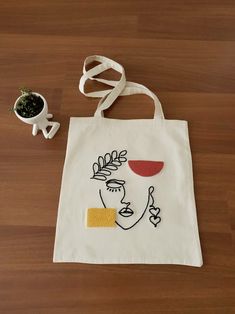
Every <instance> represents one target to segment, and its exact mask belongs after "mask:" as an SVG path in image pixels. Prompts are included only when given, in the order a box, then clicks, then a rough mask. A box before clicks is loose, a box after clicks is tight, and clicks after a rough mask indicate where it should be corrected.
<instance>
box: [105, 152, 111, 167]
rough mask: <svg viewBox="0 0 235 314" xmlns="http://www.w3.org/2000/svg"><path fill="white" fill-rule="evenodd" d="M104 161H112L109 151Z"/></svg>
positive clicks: (106, 162)
mask: <svg viewBox="0 0 235 314" xmlns="http://www.w3.org/2000/svg"><path fill="white" fill-rule="evenodd" d="M104 161H105V164H106V165H107V164H108V163H109V162H110V161H111V155H110V154H109V153H107V154H105V156H104Z"/></svg>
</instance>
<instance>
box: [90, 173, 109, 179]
mask: <svg viewBox="0 0 235 314" xmlns="http://www.w3.org/2000/svg"><path fill="white" fill-rule="evenodd" d="M91 179H96V180H100V181H105V180H106V176H103V175H98V174H96V175H94V176H93V177H92V178H91Z"/></svg>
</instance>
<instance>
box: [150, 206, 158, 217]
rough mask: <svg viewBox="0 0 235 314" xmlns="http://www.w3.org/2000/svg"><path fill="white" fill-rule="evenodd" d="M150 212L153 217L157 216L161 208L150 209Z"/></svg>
mask: <svg viewBox="0 0 235 314" xmlns="http://www.w3.org/2000/svg"><path fill="white" fill-rule="evenodd" d="M149 212H150V213H151V214H152V215H153V216H157V215H158V214H159V213H160V208H159V207H151V208H150V209H149Z"/></svg>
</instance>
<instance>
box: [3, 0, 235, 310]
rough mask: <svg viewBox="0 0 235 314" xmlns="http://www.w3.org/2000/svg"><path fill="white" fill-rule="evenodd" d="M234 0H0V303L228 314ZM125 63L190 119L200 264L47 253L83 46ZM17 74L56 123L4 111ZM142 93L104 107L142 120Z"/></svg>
mask: <svg viewBox="0 0 235 314" xmlns="http://www.w3.org/2000/svg"><path fill="white" fill-rule="evenodd" d="M234 25H235V2H234V1H233V0H230V1H228V0H223V1H221V0H213V1H210V0H205V1H198V0H188V1H184V0H161V1H157V0H150V1H144V0H141V1H139V0H136V1H133V0H125V1H124V0H120V1H114V0H104V1H99V0H97V1H91V0H86V1H80V0H77V1H76V0H58V1H55V0H40V1H35V0H32V1H27V0H24V1H22V0H8V1H2V2H1V5H0V86H1V87H0V88H1V92H0V130H1V132H0V144H1V146H0V147H1V151H0V154H1V159H0V170H1V174H0V176H1V177H0V178H1V182H0V197H1V199H0V204H1V205H0V206H1V208H0V313H1V314H6V313H7V314H8V313H14V314H16V313H17V314H18V313H19V314H39V313H40V314H41V313H43V314H70V313H71V314H73V313H74V314H75V313H76V314H78V313H79V314H80V313H81V314H96V313H97V314H101V313H102V314H103V313H105V314H111V313H115V314H116V313H118V314H119V313H120V314H150V313H151V314H152V313H154V314H155V313H159V314H164V313H167V314H176V313H177V314H184V313H199V314H203V313H206V314H209V313H211V314H217V313H218V314H224V313H226V314H227V313H235V184H234V181H235V125H234V122H235V58H234V56H235V41H234V40H235V27H234ZM92 54H102V55H105V56H108V57H110V58H114V59H115V60H117V61H118V62H120V63H122V64H123V65H124V67H125V69H126V72H127V78H128V80H131V81H135V82H139V83H142V84H145V85H147V86H148V87H149V88H150V89H152V90H153V91H154V92H155V93H157V95H158V96H159V98H160V100H161V102H162V104H163V109H164V111H165V115H166V118H168V119H183V120H188V121H189V127H190V141H191V147H192V153H193V161H194V178H195V192H196V201H197V213H198V222H199V230H200V238H201V244H202V250H203V258H204V266H203V267H202V268H193V267H186V266H185V267H184V266H170V265H168V266H167V265H88V264H53V263H52V254H53V245H54V236H55V223H56V217H57V206H58V198H59V191H60V182H61V174H62V167H63V162H64V157H65V148H66V140H67V131H68V122H69V117H70V116H91V115H92V114H93V113H94V110H95V106H96V104H97V102H98V100H97V99H89V98H86V97H84V96H83V95H81V94H80V93H79V91H78V81H79V78H80V76H81V71H82V63H83V60H84V58H85V57H86V56H88V55H92ZM22 85H26V86H27V87H29V88H31V89H33V90H34V91H37V92H39V93H42V94H43V95H44V96H45V97H46V99H47V100H48V104H49V107H50V111H51V112H53V113H54V115H55V120H57V121H59V122H60V123H61V129H60V131H59V133H58V134H57V135H56V137H55V138H54V139H53V140H50V141H49V140H48V141H47V140H45V139H44V138H43V137H42V135H41V134H40V135H38V136H37V137H36V138H33V137H32V135H31V127H30V126H29V125H26V124H23V123H22V122H20V121H19V120H17V118H16V117H15V115H14V114H12V113H10V112H9V110H8V109H9V108H10V107H11V106H12V105H13V103H14V101H15V99H16V98H17V97H18V95H19V91H18V88H19V87H20V86H22ZM152 113H153V108H152V104H151V100H149V99H148V98H147V97H146V96H141V97H137V96H130V97H124V98H122V99H121V100H118V101H117V103H116V105H115V106H114V108H112V109H111V110H109V112H108V113H107V116H108V117H115V118H141V117H142V118H143V117H144V118H151V117H152Z"/></svg>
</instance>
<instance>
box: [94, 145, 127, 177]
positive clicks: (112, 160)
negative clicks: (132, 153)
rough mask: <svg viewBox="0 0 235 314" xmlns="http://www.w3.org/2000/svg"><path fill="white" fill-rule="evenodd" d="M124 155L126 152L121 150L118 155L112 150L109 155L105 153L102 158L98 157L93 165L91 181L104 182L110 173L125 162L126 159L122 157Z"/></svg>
mask: <svg viewBox="0 0 235 314" xmlns="http://www.w3.org/2000/svg"><path fill="white" fill-rule="evenodd" d="M126 154H127V150H122V151H120V153H119V154H118V152H117V151H116V150H113V151H112V152H111V153H106V154H105V155H104V157H102V156H99V157H98V160H97V162H94V163H93V166H92V169H93V176H92V177H91V179H96V180H100V181H106V180H107V177H108V176H110V175H111V173H112V171H116V170H118V167H120V166H121V165H122V163H124V162H126V161H127V158H126V157H124V156H126Z"/></svg>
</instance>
